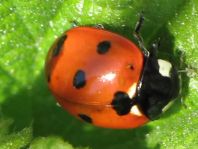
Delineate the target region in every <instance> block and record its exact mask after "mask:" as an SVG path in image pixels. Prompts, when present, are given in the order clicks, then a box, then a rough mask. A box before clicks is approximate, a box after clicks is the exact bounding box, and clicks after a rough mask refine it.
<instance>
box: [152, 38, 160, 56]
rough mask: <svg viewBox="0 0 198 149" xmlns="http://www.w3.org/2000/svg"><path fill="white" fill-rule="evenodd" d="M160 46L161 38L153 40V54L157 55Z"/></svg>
mask: <svg viewBox="0 0 198 149" xmlns="http://www.w3.org/2000/svg"><path fill="white" fill-rule="evenodd" d="M159 46H160V38H158V39H157V40H156V41H154V42H153V44H152V45H151V49H150V50H149V51H150V53H151V54H152V55H154V56H155V57H157V52H158V49H159Z"/></svg>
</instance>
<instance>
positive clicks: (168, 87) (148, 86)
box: [137, 54, 179, 120]
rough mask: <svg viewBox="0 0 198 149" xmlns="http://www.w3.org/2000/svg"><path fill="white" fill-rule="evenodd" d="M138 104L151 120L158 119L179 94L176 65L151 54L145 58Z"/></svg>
mask: <svg viewBox="0 0 198 149" xmlns="http://www.w3.org/2000/svg"><path fill="white" fill-rule="evenodd" d="M140 84H141V86H140V87H139V90H138V97H137V102H138V104H139V106H140V108H141V110H142V111H143V112H144V114H145V115H146V116H147V117H148V118H149V119H151V120H154V119H157V118H158V117H159V116H160V114H161V113H163V111H165V109H167V107H169V106H168V105H170V103H172V101H173V100H174V99H175V98H176V97H177V96H178V94H179V78H178V74H177V71H176V68H175V67H174V65H173V64H172V63H171V62H169V61H167V60H162V59H157V58H156V56H155V55H153V54H151V55H149V56H148V57H145V64H144V69H143V72H142V79H141V82H140Z"/></svg>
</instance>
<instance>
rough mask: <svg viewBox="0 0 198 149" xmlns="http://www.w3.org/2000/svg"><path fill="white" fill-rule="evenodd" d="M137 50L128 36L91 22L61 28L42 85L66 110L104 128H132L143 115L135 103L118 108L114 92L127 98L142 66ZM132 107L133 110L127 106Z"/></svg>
mask: <svg viewBox="0 0 198 149" xmlns="http://www.w3.org/2000/svg"><path fill="white" fill-rule="evenodd" d="M143 62H144V55H143V54H142V51H141V50H140V49H139V48H138V47H137V46H136V45H135V44H134V43H133V42H131V41H129V40H128V39H126V38H124V37H122V36H120V35H117V34H115V33H112V32H109V31H106V30H103V29H98V28H94V27H76V28H72V29H70V30H68V31H66V32H65V33H64V34H63V35H62V36H61V37H60V38H59V39H58V40H57V41H56V42H55V43H54V44H53V46H52V47H51V49H50V51H49V53H48V56H47V60H46V75H47V77H48V85H49V88H50V90H51V91H52V93H53V95H54V96H55V97H56V99H57V101H58V102H59V104H60V105H61V106H62V107H63V108H64V109H66V110H67V111H69V112H70V113H71V114H72V115H74V116H76V117H78V118H81V119H83V120H85V121H87V122H91V123H92V124H93V125H96V126H100V127H106V128H134V127H138V126H141V125H143V124H145V123H146V122H148V121H149V119H148V118H147V117H146V116H145V115H144V114H142V112H141V109H139V107H138V105H135V106H134V108H132V107H130V110H129V111H128V112H127V113H125V114H118V112H117V111H116V110H115V109H114V108H113V106H115V105H112V101H113V100H114V99H115V94H116V93H117V92H123V93H125V94H126V95H128V96H129V97H130V99H131V100H133V97H134V96H135V95H136V90H137V86H138V83H139V81H140V78H141V72H142V69H143ZM132 109H133V110H132Z"/></svg>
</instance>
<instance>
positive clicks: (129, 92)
mask: <svg viewBox="0 0 198 149" xmlns="http://www.w3.org/2000/svg"><path fill="white" fill-rule="evenodd" d="M136 88H137V83H133V85H131V87H130V88H129V90H128V92H127V93H128V95H129V98H133V97H134V96H135V93H136Z"/></svg>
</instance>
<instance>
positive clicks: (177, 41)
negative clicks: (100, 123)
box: [0, 0, 198, 149]
mask: <svg viewBox="0 0 198 149" xmlns="http://www.w3.org/2000/svg"><path fill="white" fill-rule="evenodd" d="M141 11H144V16H145V23H144V25H143V28H142V30H141V33H142V36H143V38H144V41H145V43H146V46H147V47H149V46H150V45H151V43H152V42H153V41H154V40H155V39H157V38H158V37H160V38H161V47H160V50H159V56H160V57H162V58H167V59H170V60H172V61H173V62H175V63H176V66H177V67H178V68H179V69H181V70H183V69H185V68H188V72H187V73H183V74H182V75H181V77H182V97H183V99H184V102H185V104H186V108H185V107H184V106H182V104H181V103H180V97H178V99H177V101H176V102H175V103H174V105H173V106H172V107H171V109H170V110H168V111H167V113H165V114H164V115H163V116H162V118H161V119H159V120H156V121H153V122H151V123H149V124H147V125H145V126H143V127H141V128H137V129H129V130H111V129H103V128H96V127H94V126H90V125H88V124H85V123H82V122H80V121H78V120H76V119H75V118H73V117H72V116H70V115H69V114H68V113H67V112H65V111H64V110H63V109H62V108H60V107H58V106H57V105H56V102H55V100H54V97H52V95H51V93H50V92H49V91H48V88H47V84H46V81H45V76H44V63H45V57H46V54H47V51H48V49H49V47H50V46H51V44H52V43H53V41H54V40H55V39H56V38H57V37H58V36H59V35H60V34H61V33H62V32H64V31H65V30H67V29H69V28H71V26H72V24H73V22H77V23H78V24H79V25H96V24H103V25H104V27H105V28H106V29H108V30H111V31H114V32H116V33H118V34H121V35H123V36H125V37H127V38H129V39H131V40H134V38H133V36H132V32H133V30H134V26H135V23H136V22H137V20H138V14H139V13H140V12H141ZM0 21H1V23H0V57H1V58H0V148H6V149H7V148H11V149H12V148H22V147H23V148H26V147H27V148H28V147H30V148H50V147H51V148H76V147H77V148H80V147H81V148H87V147H88V148H93V149H101V148H108V149H120V148H133V147H136V148H138V149H145V148H156V149H157V148H161V149H166V148H167V149H171V148H174V149H175V148H179V149H186V148H190V149H193V148H197V147H198V141H197V138H198V133H197V132H198V110H197V109H198V102H197V101H196V99H197V98H198V74H197V73H198V67H197V65H198V50H197V49H198V23H197V22H198V1H197V0H175V1H172V0H161V1H159V0H150V1H149V0H139V1H134V0H109V1H107V0H94V1H93V0H58V1H49V0H43V1H40V0H31V1H25V0H21V1H18V0H12V1H11V0H1V1H0ZM180 52H182V53H183V54H182V55H183V56H182V57H181V58H180V54H179V53H180ZM181 61H182V64H183V65H179V64H180V62H181ZM191 68H192V69H191ZM54 136H56V137H54ZM32 140H33V141H32ZM67 142H68V143H67ZM70 144H71V145H70ZM55 146H56V147H55Z"/></svg>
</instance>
